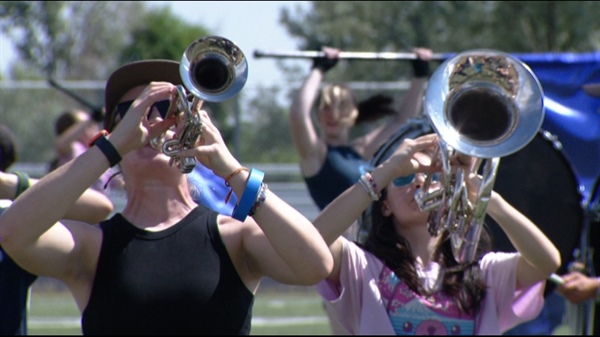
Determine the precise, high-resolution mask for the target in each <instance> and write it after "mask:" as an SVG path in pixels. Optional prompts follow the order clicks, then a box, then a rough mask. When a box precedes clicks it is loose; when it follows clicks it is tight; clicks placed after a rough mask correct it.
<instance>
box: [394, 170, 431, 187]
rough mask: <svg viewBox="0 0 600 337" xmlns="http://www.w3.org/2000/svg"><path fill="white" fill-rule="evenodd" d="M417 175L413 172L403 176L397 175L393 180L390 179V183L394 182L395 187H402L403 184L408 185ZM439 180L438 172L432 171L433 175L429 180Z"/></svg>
mask: <svg viewBox="0 0 600 337" xmlns="http://www.w3.org/2000/svg"><path fill="white" fill-rule="evenodd" d="M416 176H417V175H416V174H415V173H413V174H410V175H407V176H404V177H398V178H396V179H394V180H392V184H394V186H396V187H404V186H408V185H410V184H412V183H413V182H414V181H415V177H416ZM438 181H440V175H439V174H438V173H434V174H433V176H432V177H431V182H438Z"/></svg>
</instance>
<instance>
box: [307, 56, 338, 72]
mask: <svg viewBox="0 0 600 337" xmlns="http://www.w3.org/2000/svg"><path fill="white" fill-rule="evenodd" d="M337 63H338V59H337V58H334V59H330V58H327V57H316V58H314V59H313V65H312V68H313V69H315V68H316V69H320V70H321V72H323V74H324V73H326V72H328V71H329V70H330V69H331V68H333V67H335V65H336V64H337Z"/></svg>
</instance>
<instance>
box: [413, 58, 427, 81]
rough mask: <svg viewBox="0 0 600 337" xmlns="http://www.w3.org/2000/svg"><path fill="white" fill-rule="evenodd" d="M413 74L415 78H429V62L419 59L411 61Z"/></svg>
mask: <svg viewBox="0 0 600 337" xmlns="http://www.w3.org/2000/svg"><path fill="white" fill-rule="evenodd" d="M411 63H412V67H413V74H414V76H415V77H417V78H421V77H427V76H429V62H428V61H423V60H421V59H416V60H412V61H411Z"/></svg>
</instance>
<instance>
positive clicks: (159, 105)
mask: <svg viewBox="0 0 600 337" xmlns="http://www.w3.org/2000/svg"><path fill="white" fill-rule="evenodd" d="M132 103H133V101H125V102H121V103H118V104H117V105H116V106H115V110H116V112H117V113H118V114H119V116H121V119H123V116H125V113H126V112H127V110H129V108H130V107H131V104H132ZM170 105H171V101H169V100H168V99H166V100H163V101H158V102H156V103H154V104H152V106H151V107H150V110H149V111H148V118H150V112H152V109H153V108H156V110H158V113H159V114H160V117H161V118H162V119H165V116H167V112H169V106H170Z"/></svg>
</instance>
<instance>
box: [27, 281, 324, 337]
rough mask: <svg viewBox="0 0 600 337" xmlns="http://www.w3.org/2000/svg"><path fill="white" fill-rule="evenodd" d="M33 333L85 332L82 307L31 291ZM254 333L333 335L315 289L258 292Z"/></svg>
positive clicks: (53, 293)
mask: <svg viewBox="0 0 600 337" xmlns="http://www.w3.org/2000/svg"><path fill="white" fill-rule="evenodd" d="M28 329H29V331H28V333H29V334H30V335H81V329H80V316H79V310H78V309H77V306H76V305H75V302H74V301H73V299H72V297H71V295H70V293H68V292H67V291H64V290H60V291H57V290H39V289H36V288H35V287H34V288H33V289H32V292H31V303H30V314H29V326H28ZM251 334H252V335H331V331H330V330H329V323H328V321H327V317H326V314H325V311H324V310H323V305H322V302H321V299H320V297H319V296H318V295H317V294H316V292H315V291H314V289H312V288H306V289H301V290H299V291H285V290H268V291H263V292H261V291H259V293H258V294H257V295H256V299H255V304H254V309H253V319H252V332H251Z"/></svg>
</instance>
